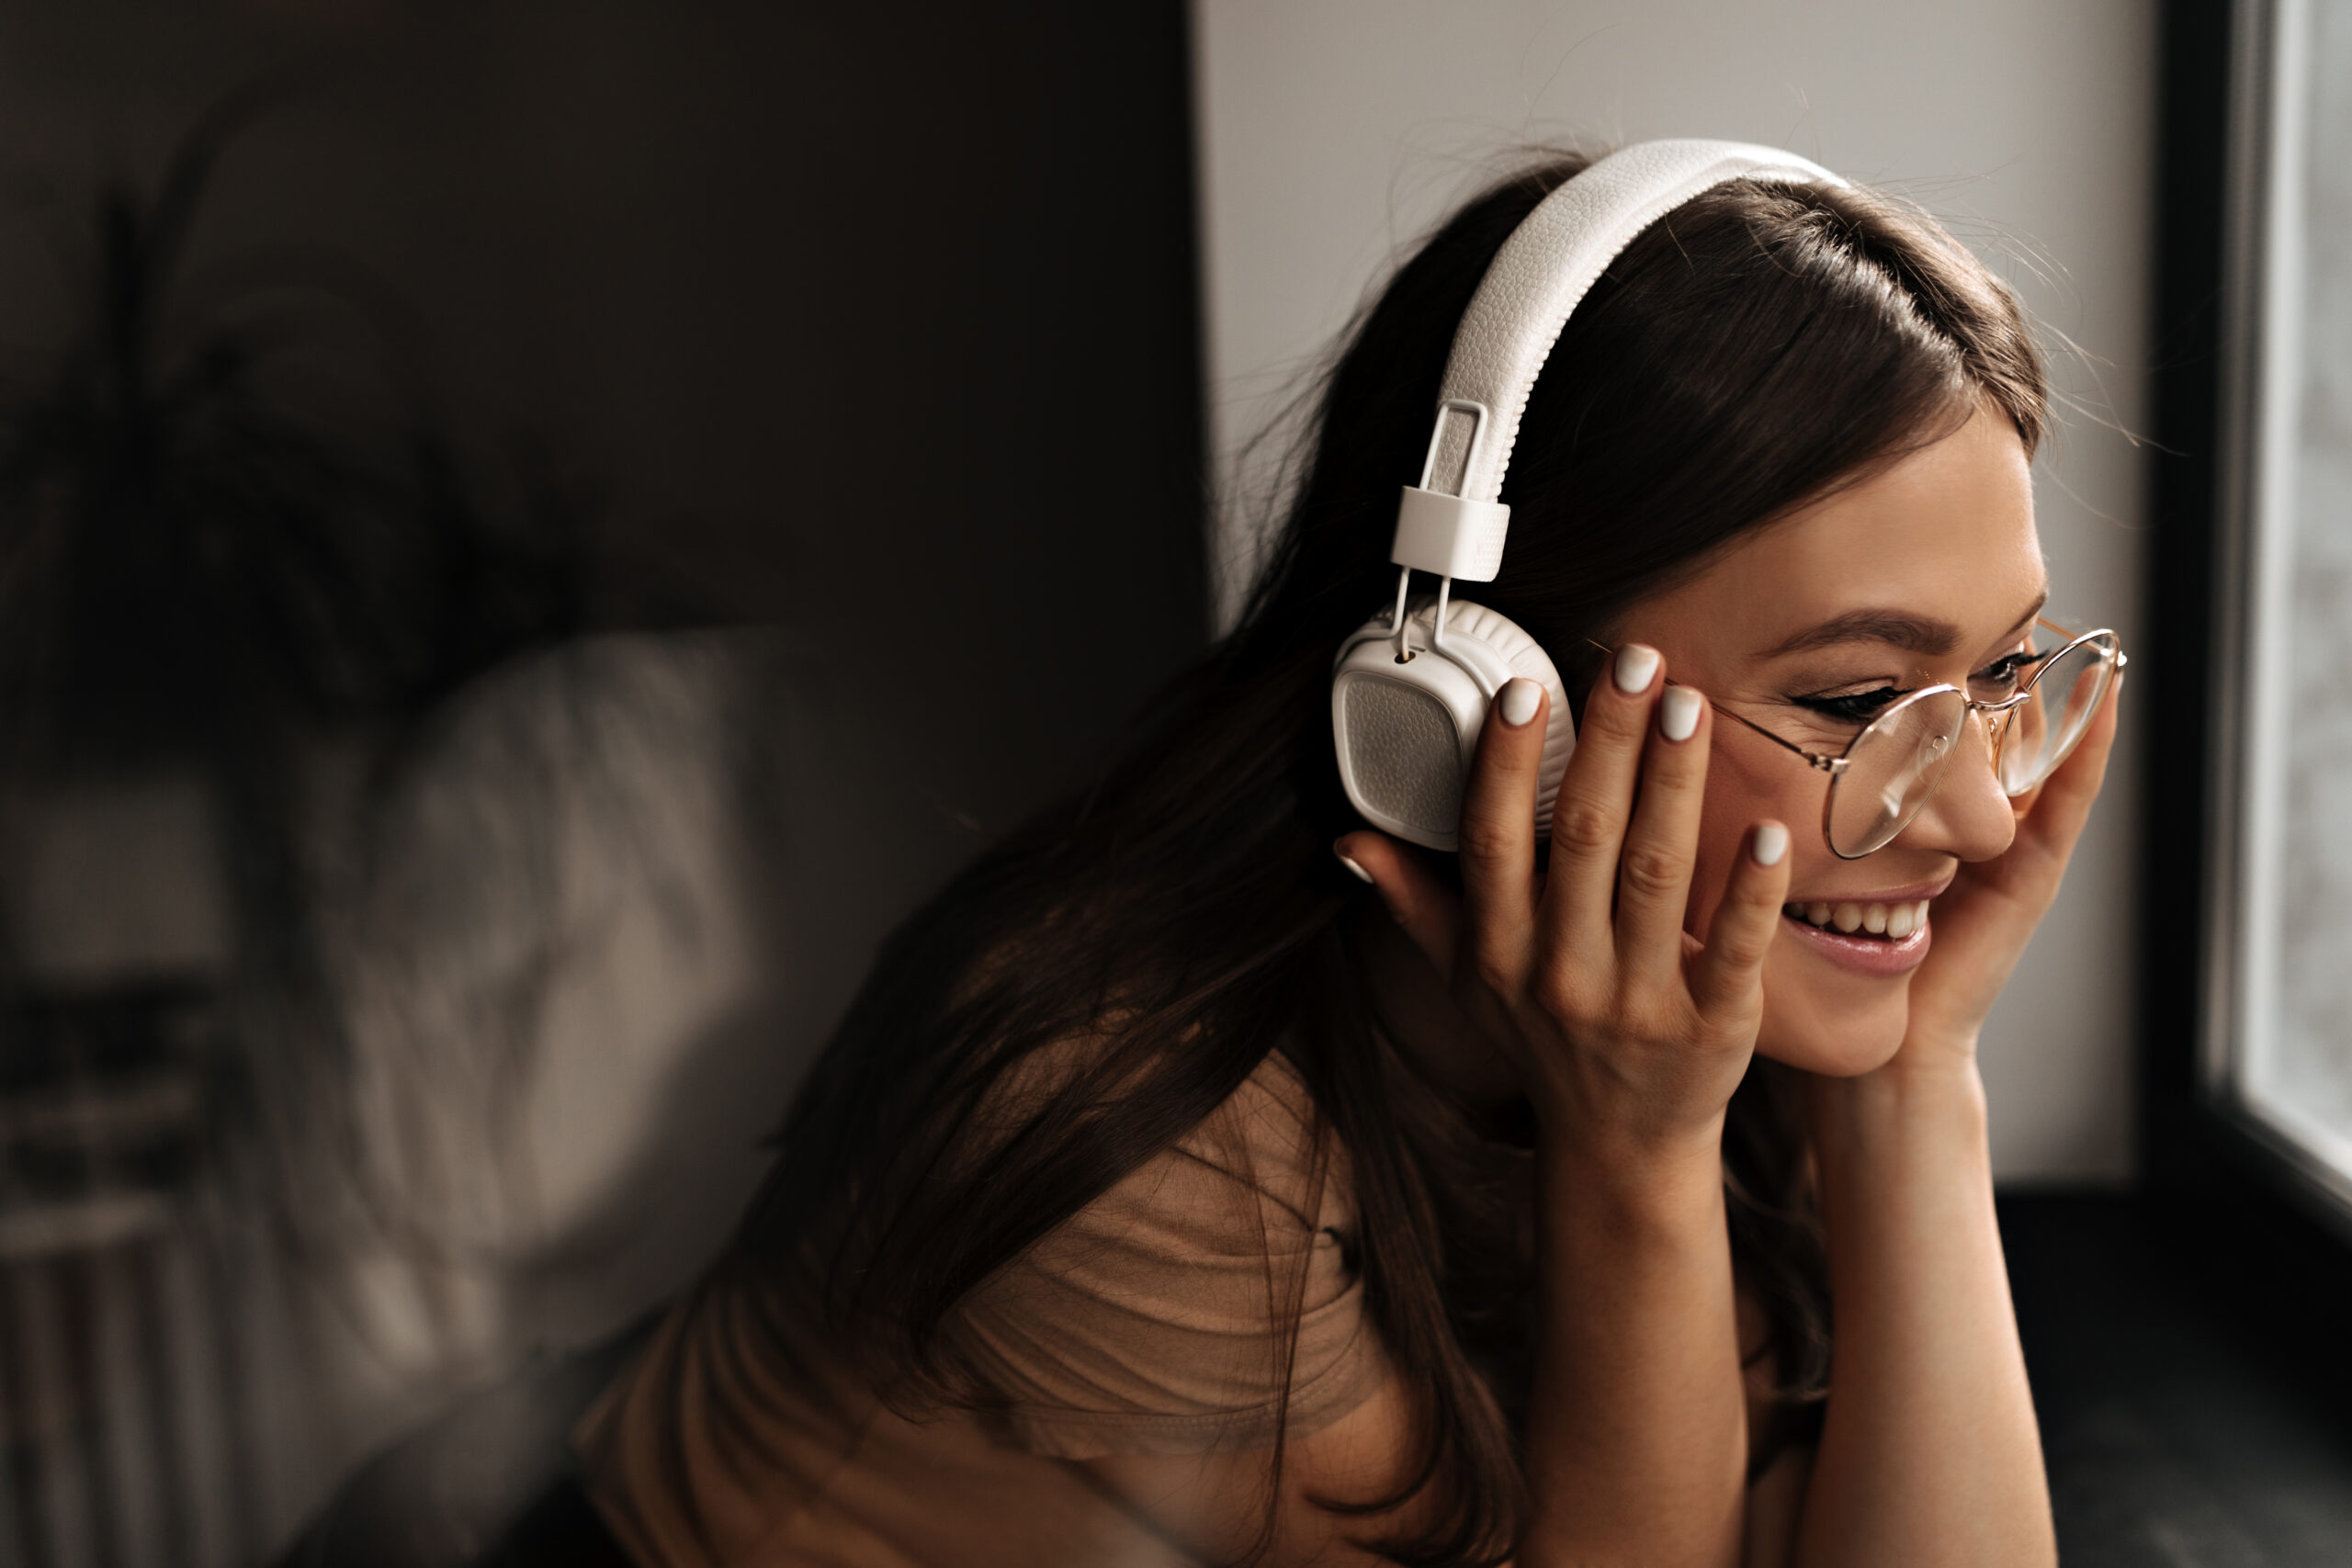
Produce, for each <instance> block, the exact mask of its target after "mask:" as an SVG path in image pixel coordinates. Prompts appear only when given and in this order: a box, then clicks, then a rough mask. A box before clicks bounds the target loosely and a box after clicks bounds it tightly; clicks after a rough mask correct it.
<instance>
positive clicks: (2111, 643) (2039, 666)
mask: <svg viewBox="0 0 2352 1568" xmlns="http://www.w3.org/2000/svg"><path fill="white" fill-rule="evenodd" d="M2034 625H2036V626H2041V627H2042V628H2043V629H2044V630H2047V631H2049V632H2051V633H2052V634H2054V635H2056V636H2058V637H2063V638H2064V639H2065V640H2064V642H2062V643H2061V644H2060V645H2059V646H2058V647H2056V648H2053V649H2051V650H2050V651H2049V652H2047V653H2041V654H2036V655H2035V656H2034V660H2033V662H2034V671H2033V673H2032V674H2031V675H2030V677H2028V678H2027V680H2026V682H2025V684H2024V685H2022V686H2020V687H2018V690H2017V691H2016V693H2015V694H2012V695H2009V696H2006V697H2003V698H2002V699H2001V700H2000V701H1998V702H1991V703H1985V702H1978V701H1977V700H1976V699H1975V698H1974V697H1972V696H1970V695H1969V694H1967V693H1966V692H1964V691H1962V689H1961V688H1960V687H1958V686H1955V685H1953V684H1951V682H1948V681H1945V682H1937V683H1936V684H1935V685H1932V686H1922V687H1920V688H1919V689H1918V690H1917V691H1916V692H1913V693H1911V694H1909V695H1908V696H1905V698H1904V699H1903V700H1902V701H1900V702H1898V703H1896V704H1894V705H1893V706H1891V707H1889V708H1886V709H1885V710H1883V712H1881V713H1879V714H1876V715H1874V716H1872V717H1871V721H1870V722H1869V723H1868V724H1866V725H1864V726H1862V728H1860V729H1858V730H1856V731H1855V732H1854V738H1853V739H1851V740H1849V741H1847V742H1846V747H1845V750H1842V751H1840V752H1838V754H1837V755H1836V756H1831V755H1829V754H1827V753H1826V752H1822V751H1810V750H1806V749H1805V748H1804V747H1802V746H1800V745H1798V744H1797V743H1796V742H1795V741H1793V740H1790V739H1786V738H1784V737H1782V736H1779V735H1775V734H1773V733H1772V732H1771V731H1770V730H1769V729H1767V728H1764V727H1763V726H1762V725H1760V724H1758V723H1757V722H1756V721H1755V720H1754V719H1752V718H1749V717H1748V716H1747V715H1746V714H1743V713H1740V712H1738V711H1736V709H1733V708H1727V707H1725V706H1724V705H1722V704H1721V703H1713V707H1714V709H1715V711H1716V712H1717V713H1721V714H1724V715H1726V716H1729V717H1732V718H1736V719H1737V720H1738V721H1739V722H1740V723H1742V724H1744V725H1746V726H1747V728H1750V729H1752V730H1754V731H1756V733H1757V734H1758V735H1760V736H1762V737H1763V738H1764V739H1767V740H1770V742H1771V743H1772V744H1773V745H1775V746H1778V747H1780V748H1781V750H1787V751H1793V752H1795V753H1796V754H1797V755H1798V756H1800V757H1802V758H1804V762H1805V766H1807V767H1809V768H1811V769H1813V770H1814V771H1815V773H1826V774H1828V775H1829V787H1828V789H1827V790H1826V791H1825V792H1824V793H1823V795H1822V799H1821V838H1822V841H1823V842H1824V843H1826V844H1827V845H1828V846H1829V852H1830V853H1831V854H1833V855H1836V856H1837V857H1838V859H1839V860H1860V859H1862V858H1864V857H1865V856H1868V855H1873V854H1876V853H1877V852H1879V851H1881V850H1883V849H1884V848H1886V846H1887V845H1889V844H1891V843H1893V842H1894V840H1896V839H1898V838H1901V837H1902V836H1903V830H1904V829H1906V828H1908V827H1910V826H1911V824H1912V823H1914V822H1916V821H1917V820H1918V818H1919V813H1920V812H1922V811H1925V810H1926V809H1927V808H1928V802H1929V801H1930V800H1933V799H1934V798H1935V797H1936V791H1938V790H1939V789H1941V788H1942V787H1943V784H1944V775H1945V774H1946V773H1950V772H1951V757H1950V756H1949V755H1947V756H1945V757H1944V758H1943V760H1942V761H1941V763H1940V765H1939V768H1938V771H1937V773H1936V781H1935V783H1934V784H1929V785H1928V788H1927V790H1926V792H1925V793H1924V794H1922V795H1920V796H1919V800H1918V804H1917V805H1916V806H1914V807H1912V808H1911V810H1910V812H1909V814H1908V815H1906V816H1905V818H1903V820H1902V821H1900V822H1898V823H1896V824H1895V825H1894V828H1893V829H1890V830H1889V831H1888V832H1887V834H1886V836H1885V837H1884V838H1883V839H1881V840H1879V841H1878V842H1877V843H1875V844H1872V845H1871V847H1870V848H1869V849H1866V850H1863V851H1860V852H1859V853H1855V854H1850V855H1849V854H1848V853H1846V852H1845V851H1843V850H1841V849H1839V848H1838V840H1837V839H1836V838H1835V837H1834V836H1833V835H1832V834H1831V832H1830V830H1829V819H1830V816H1831V813H1832V812H1833V811H1834V810H1835V809H1836V807H1837V804H1838V780H1839V779H1841V778H1843V777H1844V776H1845V775H1846V773H1847V771H1848V770H1849V768H1851V767H1852V766H1853V765H1854V764H1853V753H1854V751H1855V750H1856V749H1857V748H1859V747H1860V745H1861V743H1862V742H1863V741H1865V740H1867V739H1870V736H1871V731H1872V730H1874V729H1876V728H1878V727H1879V726H1880V725H1882V724H1884V723H1886V722H1887V720H1889V719H1891V718H1893V717H1894V716H1895V715H1897V714H1899V713H1901V712H1902V711H1903V710H1904V709H1905V708H1907V707H1910V706H1911V705H1913V704H1915V703H1921V702H1926V701H1928V700H1929V699H1931V698H1934V697H1938V696H1940V695H1942V694H1944V693H1946V692H1951V693H1952V694H1955V695H1956V696H1958V697H1959V698H1960V700H1961V701H1962V702H1963V703H1965V704H1966V705H1967V706H1966V708H1965V709H1964V710H1963V711H1962V720H1961V721H1962V723H1963V724H1964V723H1966V722H1967V716H1968V715H1969V714H1977V713H1981V714H1985V715H1989V717H1987V718H1986V720H1985V739H1986V740H1987V741H1989V742H1990V743H1991V744H1990V750H1989V753H1988V755H1989V758H1990V761H1991V762H1992V766H1993V778H1994V782H1995V783H1996V784H2000V781H2001V748H2002V746H2003V745H2004V744H2005V743H2006V742H2007V733H2006V731H2007V725H2006V724H2005V723H1997V722H1996V721H1999V720H2006V719H2007V717H2008V716H2010V715H2011V714H2013V713H2015V712H2016V711H2017V710H2018V708H2020V707H2023V706H2024V705H2025V703H2026V699H2027V698H2029V697H2030V696H2032V695H2033V689H2034V687H2035V685H2036V684H2038V683H2039V682H2041V677H2042V673H2043V672H2044V671H2047V670H2049V669H2050V667H2051V666H2052V665H2053V664H2055V663H2057V662H2058V660H2060V659H2062V658H2064V656H2065V655H2067V654H2069V653H2072V652H2073V651H2074V650H2075V649H2077V648H2081V647H2085V646H2088V645H2092V644H2096V643H2098V641H2100V639H2102V638H2104V639H2105V640H2106V643H2107V649H2106V651H2105V652H2104V653H2103V654H2102V655H2101V657H2100V660H2099V662H2100V663H2101V665H2103V666H2104V667H2105V668H2106V670H2107V678H2106V681H2105V682H2104V683H2103V684H2101V685H2100V687H2099V690H2098V701H2097V702H2095V703H2093V704H2092V712H2093V713H2097V712H2098V703H2103V702H2105V701H2106V700H2107V693H2108V688H2109V686H2112V685H2113V684H2114V683H2115V677H2116V676H2117V675H2119V674H2120V673H2122V671H2123V668H2124V666H2126V665H2128V664H2130V663H2131V659H2130V657H2129V656H2127V655H2126V654H2125V653H2124V651H2123V641H2122V639H2121V638H2120V637H2117V636H2116V635H2115V633H2114V632H2113V631H2111V630H2109V628H2108V627H2105V626H2101V627H2099V628H2098V629H2097V630H2095V631H2087V632H2084V633H2083V634H2081V635H2080V636H2076V635H2075V633H2073V632H2070V631H2068V630H2067V629H2066V628H2065V627H2064V626H2060V625H2059V624H2058V623H2057V622H2055V621H2052V620H2047V619H2044V618H2043V617H2041V616H2040V615H2037V616H2035V617H2034ZM1585 640H1586V641H1587V642H1592V639H1591V638H1589V637H1588V638H1586V639H1585ZM1592 646H1593V647H1595V648H1598V649H1600V651H1601V652H1603V653H1606V654H1610V655H1611V657H1614V655H1615V650H1614V649H1609V648H1604V647H1602V646H1601V645H1600V643H1597V642H1593V643H1592ZM1667 684H1668V685H1669V686H1671V685H1678V684H1680V682H1676V681H1673V680H1671V679H1669V680H1668V682H1667ZM1694 689H1695V688H1694ZM1710 700H1711V702H1712V699H1710ZM1952 733H1953V734H1954V735H1955V736H1957V735H1958V734H1959V730H1958V728H1957V727H1955V728H1954V729H1953V731H1952ZM2088 733H2090V727H2089V726H2088V725H2087V724H2086V725H2085V726H2084V727H2083V734H2085V735H2087V734H2088ZM2082 739H2083V737H2082V735H2077V736H2075V738H2074V739H2072V740H2069V741H2068V742H2067V743H2066V749H2065V750H2063V751H2061V752H2059V753H2058V754H2057V755H2056V756H2055V757H2052V759H2051V760H2050V762H2049V765H2048V766H2046V767H2044V768H2043V769H2042V770H2041V773H2039V774H2037V775H2036V776H2035V777H2034V778H2033V779H2031V780H2030V781H2029V782H2028V783H2026V784H2021V785H2019V786H2018V788H2016V789H2011V788H2009V787H2008V785H2007V784H2001V791H2002V793H2003V794H2004V795H2008V796H2009V797H2010V798H2011V799H2015V798H2016V797H2018V795H2024V794H2026V793H2027V792H2028V791H2030V790H2033V789H2036V788H2039V787H2040V786H2041V784H2043V783H2045V782H2046V781H2047V780H2048V779H2049V777H2050V775H2051V774H2052V773H2055V772H2057V771H2058V767H2059V765H2060V764H2061V763H2063V762H2064V761H2065V760H2066V759H2067V758H2068V757H2071V756H2073V755H2074V753H2075V747H2076V746H2079V745H2081V744H2082Z"/></svg>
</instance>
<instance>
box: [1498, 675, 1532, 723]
mask: <svg viewBox="0 0 2352 1568" xmlns="http://www.w3.org/2000/svg"><path fill="white" fill-rule="evenodd" d="M1543 699H1544V688H1543V687H1541V686H1539V685H1537V684H1536V683H1535V682H1532V681H1530V680H1526V679H1523V678H1522V679H1520V680H1516V681H1505V682H1503V689H1502V690H1501V691H1500V692H1498V693H1497V694H1495V706H1497V707H1498V708H1500V709H1501V710H1502V716H1503V722H1504V723H1505V724H1508V725H1510V727H1511V728H1513V729H1517V728H1519V727H1520V726H1521V725H1522V724H1525V723H1526V722H1527V721H1528V720H1529V719H1531V718H1533V717H1534V716H1535V705H1536V704H1537V703H1539V702H1541V701H1543Z"/></svg>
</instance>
